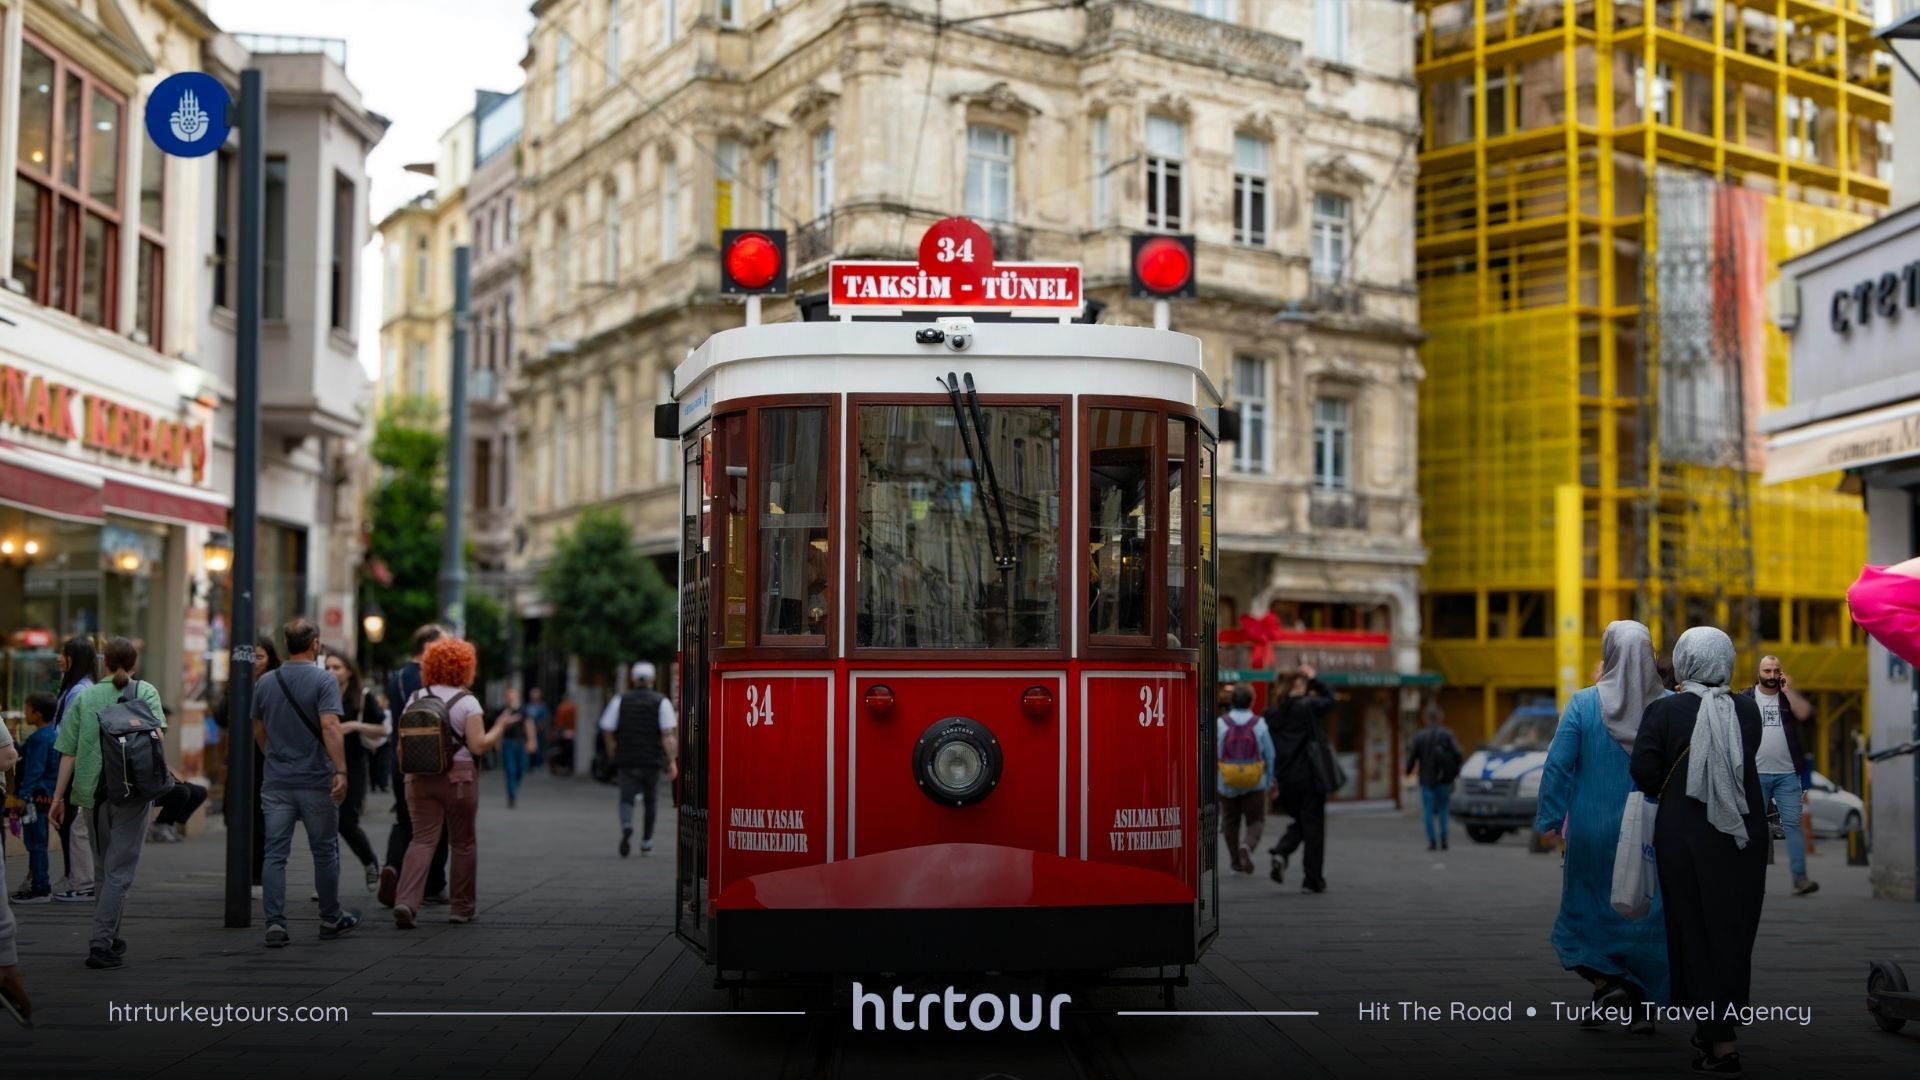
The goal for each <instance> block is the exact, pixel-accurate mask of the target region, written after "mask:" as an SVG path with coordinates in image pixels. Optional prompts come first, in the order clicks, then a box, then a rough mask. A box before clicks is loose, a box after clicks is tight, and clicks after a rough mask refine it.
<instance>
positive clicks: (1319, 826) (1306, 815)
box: [1273, 787, 1327, 886]
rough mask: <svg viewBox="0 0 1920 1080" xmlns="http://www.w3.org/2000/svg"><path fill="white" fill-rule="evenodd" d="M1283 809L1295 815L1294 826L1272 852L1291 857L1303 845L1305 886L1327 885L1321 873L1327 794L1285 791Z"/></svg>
mask: <svg viewBox="0 0 1920 1080" xmlns="http://www.w3.org/2000/svg"><path fill="white" fill-rule="evenodd" d="M1280 808H1281V809H1282V810H1283V811H1285V812H1286V813H1288V814H1291V815H1293V823H1292V824H1290V825H1288V826H1287V831H1286V832H1284V833H1282V834H1281V835H1280V842H1279V843H1278V844H1275V845H1274V847H1273V850H1275V851H1277V852H1279V853H1280V854H1282V855H1288V856H1291V855H1292V854H1293V853H1294V852H1295V851H1296V850H1298V849H1299V847H1300V845H1301V844H1303V843H1304V844H1305V845H1306V847H1307V856H1306V859H1305V860H1304V861H1303V862H1302V863H1301V870H1302V872H1303V873H1304V874H1305V876H1306V884H1308V885H1314V886H1320V885H1325V884H1326V883H1327V879H1326V877H1325V875H1324V874H1323V873H1322V871H1323V870H1324V869H1325V868H1326V857H1327V795H1326V792H1324V791H1315V790H1313V789H1311V788H1306V787H1287V788H1282V789H1281V791H1280Z"/></svg>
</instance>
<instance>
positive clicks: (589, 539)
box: [540, 508, 677, 675]
mask: <svg viewBox="0 0 1920 1080" xmlns="http://www.w3.org/2000/svg"><path fill="white" fill-rule="evenodd" d="M540 586H541V592H542V594H543V595H544V597H545V599H546V601H547V603H549V604H551V605H552V607H553V614H552V615H551V616H549V618H548V621H547V630H548V632H549V633H551V634H552V635H553V640H554V641H555V642H556V643H557V644H558V645H559V646H560V648H561V649H563V650H564V651H566V652H567V653H569V654H571V655H573V656H575V657H578V658H579V660H580V662H581V664H582V665H584V666H585V667H586V668H587V669H588V670H589V671H592V672H594V673H596V674H599V675H607V674H610V673H612V672H613V671H614V670H615V669H616V668H617V667H618V665H620V664H623V663H628V662H631V661H634V660H652V661H655V662H657V663H661V665H662V668H663V669H664V667H665V664H664V661H666V660H667V659H668V658H670V657H671V655H672V653H673V648H674V644H675V638H676V634H677V630H676V625H675V623H676V607H677V605H676V603H675V598H674V593H673V590H672V589H671V588H670V587H668V585H667V583H666V580H665V579H663V578H662V577H661V576H660V571H659V570H658V569H657V568H655V566H654V564H653V560H651V559H648V558H647V557H646V556H644V555H642V554H640V551H639V549H637V548H636V547H635V546H634V543H633V536H632V534H631V533H630V532H629V531H628V528H627V522H626V519H625V518H624V517H623V516H621V514H620V512H619V511H617V510H611V509H606V508H600V509H595V510H589V511H587V512H586V513H584V514H581V515H580V518H579V520H578V521H576V522H575V523H574V527H573V528H572V529H571V530H570V531H568V532H567V533H565V534H564V535H562V536H561V537H560V540H559V543H558V544H557V545H556V547H555V551H554V556H553V560H552V561H551V562H549V563H548V564H547V568H546V572H545V573H544V574H543V575H542V576H541V579H540Z"/></svg>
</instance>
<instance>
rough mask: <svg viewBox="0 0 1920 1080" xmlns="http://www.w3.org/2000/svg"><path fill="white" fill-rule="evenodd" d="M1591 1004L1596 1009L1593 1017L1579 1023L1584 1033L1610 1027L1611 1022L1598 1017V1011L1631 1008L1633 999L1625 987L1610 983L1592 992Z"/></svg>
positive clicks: (1600, 1016)
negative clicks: (1617, 1007)
mask: <svg viewBox="0 0 1920 1080" xmlns="http://www.w3.org/2000/svg"><path fill="white" fill-rule="evenodd" d="M1593 1003H1594V1005H1595V1006H1596V1007H1597V1008H1596V1009H1595V1015H1593V1016H1589V1017H1587V1018H1586V1019H1584V1020H1582V1021H1580V1027H1581V1028H1582V1029H1583V1030H1586V1031H1599V1030H1601V1029H1602V1028H1604V1027H1607V1026H1609V1025H1611V1024H1612V1023H1613V1021H1612V1020H1609V1019H1607V1018H1606V1017H1605V1016H1602V1015H1599V1010H1600V1009H1606V1008H1612V1007H1614V1006H1619V1005H1627V1006H1631V1005H1632V1004H1633V997H1632V995H1631V994H1629V993H1628V992H1627V988H1626V987H1624V986H1622V985H1620V984H1619V983H1617V982H1610V983H1607V984H1606V985H1605V986H1602V987H1600V988H1599V989H1597V990H1595V991H1594V992H1593Z"/></svg>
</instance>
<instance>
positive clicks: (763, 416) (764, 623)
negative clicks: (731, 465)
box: [758, 408, 832, 643]
mask: <svg viewBox="0 0 1920 1080" xmlns="http://www.w3.org/2000/svg"><path fill="white" fill-rule="evenodd" d="M759 415H760V476H759V489H760V493H759V500H760V502H759V532H760V586H759V590H758V591H759V595H760V597H761V613H760V636H761V638H762V639H767V638H802V639H812V640H813V642H815V643H819V642H822V641H825V640H826V634H827V610H828V597H827V582H828V580H829V576H828V573H827V569H828V567H829V566H831V565H832V563H831V555H830V553H829V551H828V544H827V448H828V441H827V410H826V409H824V408H804V409H761V410H760V414H759Z"/></svg>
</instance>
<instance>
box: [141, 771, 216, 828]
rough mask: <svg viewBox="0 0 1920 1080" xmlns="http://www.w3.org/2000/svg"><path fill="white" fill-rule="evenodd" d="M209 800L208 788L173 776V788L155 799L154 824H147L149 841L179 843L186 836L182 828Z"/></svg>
mask: <svg viewBox="0 0 1920 1080" xmlns="http://www.w3.org/2000/svg"><path fill="white" fill-rule="evenodd" d="M206 801H207V789H206V788H204V787H201V786H200V785H199V784H193V783H188V782H187V781H185V780H182V779H180V778H179V777H178V776H175V777H174V778H173V790H172V791H169V792H167V793H166V794H165V795H162V796H160V797H159V798H158V799H155V800H154V801H153V809H154V811H155V813H154V816H153V824H151V825H149V826H147V843H149V844H177V843H179V842H180V841H181V840H182V839H184V837H182V836H181V835H180V830H181V829H183V828H185V827H186V824H187V822H189V821H191V820H193V815H194V814H195V813H196V812H198V811H199V809H200V807H201V805H202V804H204V803H205V802H206Z"/></svg>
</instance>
